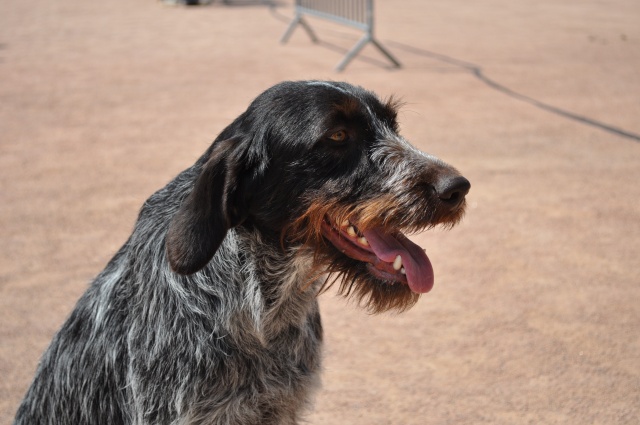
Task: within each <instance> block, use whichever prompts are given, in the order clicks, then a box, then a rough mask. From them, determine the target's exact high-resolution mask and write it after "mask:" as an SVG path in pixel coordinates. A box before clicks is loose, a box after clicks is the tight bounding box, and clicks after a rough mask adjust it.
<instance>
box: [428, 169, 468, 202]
mask: <svg viewBox="0 0 640 425" xmlns="http://www.w3.org/2000/svg"><path fill="white" fill-rule="evenodd" d="M435 189H436V193H437V194H438V198H440V200H441V201H443V202H445V203H446V204H448V205H450V206H451V208H455V207H457V206H458V205H460V203H462V201H463V200H464V197H465V196H466V195H467V193H469V189H471V183H469V180H467V179H465V178H464V177H462V176H445V177H442V178H441V179H440V180H439V181H438V183H437V184H436V186H435Z"/></svg>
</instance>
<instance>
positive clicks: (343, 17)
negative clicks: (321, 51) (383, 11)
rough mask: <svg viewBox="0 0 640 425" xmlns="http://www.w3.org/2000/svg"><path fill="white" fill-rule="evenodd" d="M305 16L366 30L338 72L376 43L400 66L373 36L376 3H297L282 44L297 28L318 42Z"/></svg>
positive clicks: (322, 0)
mask: <svg viewBox="0 0 640 425" xmlns="http://www.w3.org/2000/svg"><path fill="white" fill-rule="evenodd" d="M305 15H306V16H313V17H317V18H322V19H327V20H330V21H333V22H336V23H338V24H342V25H346V26H350V27H354V28H357V29H359V30H362V31H364V35H363V36H362V38H361V39H360V40H359V41H358V42H357V43H356V45H355V46H353V48H351V50H349V51H348V52H347V54H346V55H345V57H344V58H343V59H342V61H340V63H338V65H337V66H336V70H337V71H342V70H343V69H344V68H345V67H346V66H347V64H348V63H349V62H351V60H352V59H353V58H354V57H355V56H356V55H357V54H358V53H360V51H361V50H362V49H363V48H364V46H366V45H367V44H368V43H371V44H373V45H374V46H375V47H376V48H377V49H378V50H379V51H380V52H381V53H382V54H383V55H384V56H385V57H386V58H387V59H389V61H391V63H393V65H394V66H395V67H400V62H398V61H397V60H396V58H394V57H393V56H392V55H391V53H389V52H388V51H387V50H386V49H385V48H384V47H382V45H381V44H380V43H379V42H378V41H377V40H376V39H375V37H374V35H373V28H374V26H373V0H296V2H295V16H294V18H293V20H292V21H291V23H290V24H289V27H288V28H287V30H286V31H285V33H284V35H283V36H282V39H281V42H282V43H286V42H287V41H288V40H289V38H290V37H291V34H292V33H293V30H294V29H295V28H296V27H297V26H298V25H300V26H302V28H304V29H305V31H306V32H307V34H309V37H310V38H311V40H312V41H313V42H314V43H315V42H317V41H318V37H316V35H315V33H314V32H313V30H312V29H311V27H310V26H309V24H308V23H307V21H306V19H305Z"/></svg>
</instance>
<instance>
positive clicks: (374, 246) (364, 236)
mask: <svg viewBox="0 0 640 425" xmlns="http://www.w3.org/2000/svg"><path fill="white" fill-rule="evenodd" d="M322 234H323V236H324V237H325V238H326V239H327V240H329V242H331V244H333V246H335V247H336V248H337V249H338V250H339V251H340V252H342V253H343V254H344V255H346V256H347V257H350V258H353V259H355V260H358V261H361V262H364V263H367V270H368V271H369V273H371V274H372V275H373V276H375V277H376V278H378V279H380V280H383V281H385V282H389V283H402V284H406V285H408V286H409V288H410V289H411V291H413V292H415V293H418V294H423V293H426V292H429V291H430V290H431V288H432V287H433V281H434V279H433V267H432V266H431V261H429V257H427V255H426V254H425V252H424V250H423V249H422V248H421V247H420V246H418V245H416V244H415V243H413V242H411V241H410V240H409V239H408V238H407V237H406V236H405V235H404V234H402V233H401V232H400V231H393V232H389V231H388V230H386V229H383V228H381V227H376V228H372V229H368V230H363V231H360V230H359V229H358V228H357V226H355V225H354V224H352V223H351V222H350V221H349V220H345V221H344V222H342V223H335V222H333V221H330V220H329V219H328V218H325V219H324V220H323V221H322Z"/></svg>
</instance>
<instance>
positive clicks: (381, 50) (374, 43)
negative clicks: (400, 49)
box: [371, 38, 401, 68]
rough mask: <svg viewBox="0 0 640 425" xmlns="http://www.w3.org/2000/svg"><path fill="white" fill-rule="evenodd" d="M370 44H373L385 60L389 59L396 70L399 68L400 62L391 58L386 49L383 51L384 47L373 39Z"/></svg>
mask: <svg viewBox="0 0 640 425" xmlns="http://www.w3.org/2000/svg"><path fill="white" fill-rule="evenodd" d="M371 42H372V43H373V45H374V46H376V47H377V48H378V50H380V52H381V53H382V54H383V55H385V56H386V57H387V59H389V60H390V61H391V62H392V63H393V64H394V65H395V67H396V68H400V66H401V65H400V62H398V61H397V60H396V58H394V57H393V55H391V53H389V51H388V50H387V49H385V48H384V47H382V44H380V43H378V41H377V40H376V39H375V38H372V39H371Z"/></svg>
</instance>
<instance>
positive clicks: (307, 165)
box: [167, 81, 470, 312]
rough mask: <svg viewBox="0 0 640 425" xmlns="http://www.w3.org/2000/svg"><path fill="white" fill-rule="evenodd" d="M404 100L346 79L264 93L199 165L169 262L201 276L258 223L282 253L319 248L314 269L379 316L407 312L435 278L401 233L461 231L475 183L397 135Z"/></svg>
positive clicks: (173, 230) (172, 235)
mask: <svg viewBox="0 0 640 425" xmlns="http://www.w3.org/2000/svg"><path fill="white" fill-rule="evenodd" d="M396 112H397V103H396V102H394V101H393V100H390V101H387V102H381V101H380V100H379V99H378V98H377V97H376V96H375V95H374V94H373V93H371V92H368V91H366V90H364V89H362V88H359V87H354V86H352V85H349V84H346V83H335V82H323V81H304V82H286V83H281V84H279V85H276V86H274V87H272V88H271V89H269V90H267V91H266V92H264V93H263V94H261V95H260V96H259V97H258V98H257V99H256V100H255V101H254V102H253V103H252V104H251V105H250V106H249V108H248V109H247V111H246V112H245V113H243V114H242V115H240V116H239V117H238V118H237V119H236V120H235V121H234V122H233V123H232V124H231V125H230V126H229V127H227V128H226V129H225V130H224V131H223V132H222V133H221V134H220V136H219V137H218V138H217V139H216V141H215V142H214V143H213V144H212V145H211V147H210V148H209V150H208V151H207V153H205V155H204V156H203V157H202V158H201V161H200V165H201V167H200V174H199V176H198V178H197V180H196V182H195V185H194V187H193V190H192V192H191V193H190V195H189V196H188V197H187V199H186V200H185V202H183V204H182V206H181V207H180V210H179V211H178V213H177V214H176V215H175V217H174V218H173V220H172V223H171V226H170V229H169V233H168V235H167V252H168V258H169V261H170V264H171V267H172V268H173V269H174V270H175V271H176V272H178V273H182V274H190V273H194V272H196V271H198V270H200V269H201V268H203V267H204V266H206V264H207V263H208V262H209V261H210V260H211V258H212V257H213V255H214V254H215V252H216V250H217V249H218V247H219V246H220V244H221V243H222V240H223V239H224V237H225V235H226V233H227V231H228V230H229V229H230V228H232V227H235V226H239V225H242V226H251V227H253V228H255V229H257V230H259V231H260V232H261V233H262V234H263V235H266V236H267V239H269V237H268V236H271V240H275V241H278V243H277V244H278V245H280V249H290V248H291V247H296V246H299V247H302V246H305V247H310V248H311V249H312V250H313V251H314V253H315V270H314V272H330V273H331V276H333V277H335V278H337V277H340V278H341V279H340V282H341V283H340V290H341V292H342V293H344V294H346V295H353V296H356V297H357V298H358V299H359V300H361V301H362V303H363V304H365V305H366V306H367V307H368V308H369V309H370V310H371V311H374V312H378V311H383V310H388V309H391V308H395V309H405V308H408V307H410V306H411V305H413V304H414V303H415V302H416V300H417V298H418V296H419V294H421V293H425V292H427V291H429V290H430V289H431V287H432V285H433V269H432V267H431V264H430V262H429V259H428V257H427V256H426V254H425V253H424V252H423V250H422V249H421V248H420V247H418V246H417V245H416V244H414V243H413V242H411V241H410V240H409V239H408V238H406V236H404V234H403V232H415V231H419V230H423V229H426V228H429V227H433V226H435V225H438V224H443V225H445V226H452V225H454V224H455V223H457V222H458V221H459V220H460V218H461V217H462V215H463V213H464V205H465V201H464V198H465V195H466V194H467V192H468V191H469V187H470V185H469V182H468V181H467V180H466V179H465V178H464V177H462V176H461V175H460V174H459V173H458V172H457V171H456V170H455V169H453V168H452V167H450V166H449V165H447V164H445V163H443V162H442V161H440V160H438V159H437V158H435V157H433V156H430V155H427V154H425V153H422V152H420V151H419V150H417V149H415V148H414V147H412V146H411V145H410V144H409V143H408V142H407V141H406V140H405V139H404V138H402V136H400V135H399V134H398V124H397V121H396Z"/></svg>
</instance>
